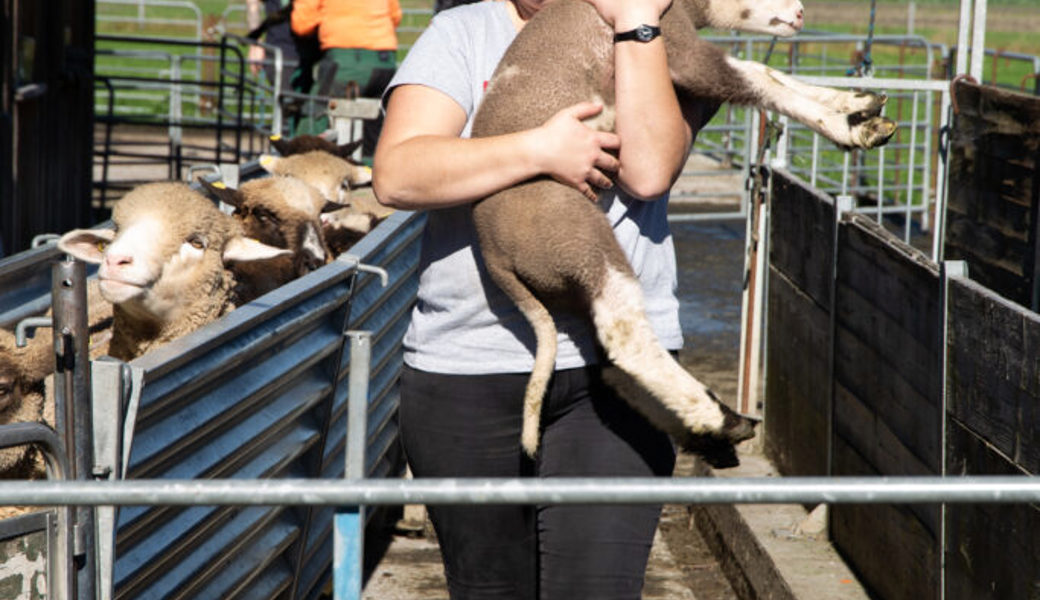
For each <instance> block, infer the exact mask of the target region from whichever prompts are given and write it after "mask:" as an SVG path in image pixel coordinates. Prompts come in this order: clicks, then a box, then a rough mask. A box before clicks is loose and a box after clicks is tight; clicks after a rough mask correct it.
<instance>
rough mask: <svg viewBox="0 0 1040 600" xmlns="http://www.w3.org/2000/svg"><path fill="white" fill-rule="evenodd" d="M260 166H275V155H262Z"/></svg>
mask: <svg viewBox="0 0 1040 600" xmlns="http://www.w3.org/2000/svg"><path fill="white" fill-rule="evenodd" d="M260 166H261V167H264V168H265V169H267V168H270V167H273V166H274V157H273V156H271V155H270V154H265V155H263V156H261V157H260Z"/></svg>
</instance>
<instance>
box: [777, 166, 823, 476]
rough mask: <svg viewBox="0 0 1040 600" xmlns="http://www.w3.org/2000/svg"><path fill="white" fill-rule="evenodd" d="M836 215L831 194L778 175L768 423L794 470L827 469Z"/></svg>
mask: <svg viewBox="0 0 1040 600" xmlns="http://www.w3.org/2000/svg"><path fill="white" fill-rule="evenodd" d="M834 218H835V217H834V206H833V203H832V202H831V200H830V198H829V197H827V196H825V195H823V194H821V193H819V192H817V191H814V190H812V189H811V188H809V187H807V186H803V185H799V184H798V183H795V181H794V180H793V179H792V178H790V177H789V176H784V175H778V176H775V177H774V178H773V197H772V199H771V205H770V229H771V233H770V237H771V238H774V239H776V240H778V243H770V247H769V250H770V255H769V291H768V306H769V318H768V321H767V332H766V337H767V339H768V340H769V348H768V349H767V353H766V399H767V401H766V404H765V424H764V426H765V434H766V435H765V443H766V447H767V453H768V454H769V456H770V458H771V459H772V460H773V462H774V463H775V464H776V467H777V468H778V469H779V470H780V471H781V472H782V473H785V474H787V475H807V476H808V475H825V474H826V472H827V454H826V448H827V427H828V424H827V410H828V403H829V402H830V379H829V371H828V364H829V363H828V361H829V348H830V317H829V313H830V304H831V299H830V298H831V273H832V272H833V269H832V267H831V265H832V254H833V252H832V247H833V243H832V240H833V239H834V227H835V221H834ZM777 349H782V350H780V351H774V350H777ZM821 450H823V451H822V452H821Z"/></svg>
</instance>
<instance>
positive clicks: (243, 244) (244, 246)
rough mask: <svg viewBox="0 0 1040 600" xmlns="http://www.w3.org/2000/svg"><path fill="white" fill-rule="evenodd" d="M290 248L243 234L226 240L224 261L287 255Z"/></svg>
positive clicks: (244, 260)
mask: <svg viewBox="0 0 1040 600" xmlns="http://www.w3.org/2000/svg"><path fill="white" fill-rule="evenodd" d="M291 254H292V250H288V249H286V248H275V247H274V246H268V245H267V244H265V243H263V242H259V241H257V240H254V239H253V238H248V237H245V236H241V235H239V236H235V237H233V238H231V239H230V240H228V243H227V245H226V246H224V262H225V263H227V262H235V261H237V262H251V261H254V260H267V259H269V258H275V257H278V256H288V255H291Z"/></svg>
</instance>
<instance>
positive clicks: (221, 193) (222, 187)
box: [199, 177, 242, 208]
mask: <svg viewBox="0 0 1040 600" xmlns="http://www.w3.org/2000/svg"><path fill="white" fill-rule="evenodd" d="M199 183H200V184H202V187H204V188H206V191H207V192H209V193H210V194H212V195H213V197H214V198H216V199H217V200H219V201H221V202H223V203H224V204H229V205H231V206H234V207H235V208H240V205H241V204H242V198H241V197H240V195H239V193H238V190H236V189H235V188H232V187H228V186H227V184H225V183H224V182H223V181H218V182H216V183H210V182H208V181H206V180H205V179H203V178H201V177H200V178H199Z"/></svg>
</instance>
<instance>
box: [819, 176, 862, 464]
mask: <svg viewBox="0 0 1040 600" xmlns="http://www.w3.org/2000/svg"><path fill="white" fill-rule="evenodd" d="M854 203H855V200H854V199H853V198H852V196H838V197H836V198H835V199H834V236H833V238H832V240H833V241H832V244H833V247H832V248H831V261H832V265H831V305H830V315H828V316H829V318H830V327H829V334H828V335H829V336H830V339H829V340H828V341H829V342H830V348H829V350H828V353H827V378H828V379H829V383H830V385H829V386H828V397H827V440H826V443H827V470H826V474H827V475H828V476H829V475H833V474H834V388H835V384H836V377H835V376H834V369H835V364H836V363H837V359H836V354H837V353H836V352H835V346H836V345H837V337H838V314H837V313H838V256H839V252H838V243H839V240H840V238H841V236H840V235H839V233H840V231H841V218H842V215H843V214H845V213H847V212H850V211H852V210H853V207H854V206H855V204H854Z"/></svg>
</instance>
